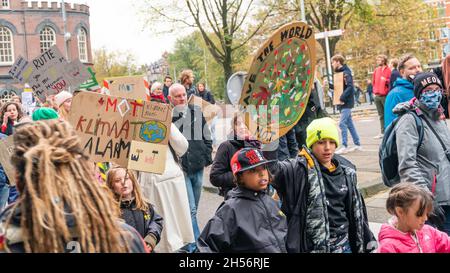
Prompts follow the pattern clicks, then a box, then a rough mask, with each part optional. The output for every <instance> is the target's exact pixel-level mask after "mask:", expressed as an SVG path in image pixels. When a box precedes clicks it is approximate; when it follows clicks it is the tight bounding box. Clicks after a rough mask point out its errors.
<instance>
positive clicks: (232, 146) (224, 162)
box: [209, 137, 260, 197]
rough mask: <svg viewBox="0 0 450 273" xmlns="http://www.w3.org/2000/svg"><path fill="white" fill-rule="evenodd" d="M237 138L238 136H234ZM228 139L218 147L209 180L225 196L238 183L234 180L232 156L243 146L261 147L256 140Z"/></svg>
mask: <svg viewBox="0 0 450 273" xmlns="http://www.w3.org/2000/svg"><path fill="white" fill-rule="evenodd" d="M234 139H237V137H234ZM234 139H233V140H227V141H225V142H222V143H221V144H220V145H219V148H217V152H216V157H215V158H214V161H213V163H212V167H211V172H210V174H209V181H210V182H211V184H213V185H214V186H216V187H219V194H220V195H221V196H223V197H226V196H227V193H228V192H229V191H230V190H231V189H232V188H234V187H235V186H236V185H235V184H234V182H233V172H232V171H231V166H230V162H231V158H232V157H233V155H234V154H235V153H236V152H237V151H239V150H240V149H242V148H247V147H251V148H260V147H259V145H258V143H259V144H260V142H256V141H252V142H249V141H245V140H234Z"/></svg>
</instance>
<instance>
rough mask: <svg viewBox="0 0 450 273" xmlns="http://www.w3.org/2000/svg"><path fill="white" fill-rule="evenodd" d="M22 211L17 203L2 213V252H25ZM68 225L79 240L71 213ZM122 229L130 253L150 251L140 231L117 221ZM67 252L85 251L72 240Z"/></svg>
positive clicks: (0, 229) (0, 238) (0, 219)
mask: <svg viewBox="0 0 450 273" xmlns="http://www.w3.org/2000/svg"><path fill="white" fill-rule="evenodd" d="M9 217H11V221H10V223H9V225H8V226H6V221H8V219H9ZM20 221H21V211H20V207H16V206H15V205H10V206H9V207H7V208H6V209H5V210H4V211H3V212H2V213H1V214H0V231H1V232H4V233H1V232H0V242H2V241H3V242H4V245H2V244H0V253H2V252H6V249H5V247H7V248H8V251H9V252H12V253H24V252H25V247H24V241H23V238H22V232H21V224H20ZM66 221H67V226H68V227H69V229H70V230H71V233H72V236H73V237H72V238H73V241H77V238H78V235H77V234H76V231H75V227H76V223H75V219H74V218H73V217H72V216H71V214H70V213H68V214H67V217H66ZM117 224H118V225H119V226H120V228H121V229H122V231H124V232H125V234H126V236H124V238H126V240H127V244H128V247H129V252H130V253H148V248H147V247H146V246H145V244H144V240H143V239H142V238H141V236H140V235H139V233H138V232H137V231H136V230H135V229H134V228H132V227H130V226H129V225H127V224H125V223H124V222H119V221H118V222H117ZM66 250H67V251H66V252H72V253H73V252H80V251H81V252H83V250H82V249H76V246H75V245H71V244H70V242H68V244H67V248H66Z"/></svg>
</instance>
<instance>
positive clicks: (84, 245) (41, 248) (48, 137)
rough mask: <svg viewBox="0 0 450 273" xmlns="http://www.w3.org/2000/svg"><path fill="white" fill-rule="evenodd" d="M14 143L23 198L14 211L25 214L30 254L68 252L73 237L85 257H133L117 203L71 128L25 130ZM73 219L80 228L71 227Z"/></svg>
mask: <svg viewBox="0 0 450 273" xmlns="http://www.w3.org/2000/svg"><path fill="white" fill-rule="evenodd" d="M14 143H15V148H14V152H13V155H12V157H11V160H12V163H13V165H14V167H15V168H16V171H17V174H18V181H17V188H18V190H19V192H20V197H19V200H18V201H17V203H16V205H15V207H14V208H13V211H14V210H15V209H20V212H21V218H20V226H21V230H22V238H23V242H24V248H25V251H26V252H65V251H66V244H67V243H68V242H70V241H72V240H73V238H77V240H78V242H79V244H80V246H81V250H82V251H83V252H128V249H129V247H128V245H127V244H126V240H125V236H127V235H126V234H125V233H123V232H122V231H121V229H120V223H119V222H118V220H117V219H118V215H117V213H115V212H117V210H116V208H115V204H114V200H113V199H112V198H111V196H110V195H107V194H105V190H104V189H102V188H101V186H100V185H99V183H98V182H97V181H96V180H95V177H94V173H93V168H92V163H91V162H90V161H89V159H88V156H87V155H85V154H84V153H83V148H82V146H81V143H80V139H79V137H78V136H77V135H76V133H75V131H74V130H73V129H72V127H71V126H70V124H69V123H67V122H64V121H58V120H45V121H38V122H36V123H32V124H27V125H23V126H21V127H20V128H18V129H17V131H16V133H15V134H14ZM11 215H12V214H11ZM68 217H71V219H72V218H73V220H74V222H75V223H76V224H75V226H74V227H69V225H68V221H67V220H68V219H67V218H68ZM10 221H11V218H10V219H8V220H7V223H6V225H7V226H8V225H9V223H10Z"/></svg>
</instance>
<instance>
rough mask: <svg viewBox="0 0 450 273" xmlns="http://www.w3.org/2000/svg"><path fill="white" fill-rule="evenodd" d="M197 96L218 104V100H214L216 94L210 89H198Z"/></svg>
mask: <svg viewBox="0 0 450 273" xmlns="http://www.w3.org/2000/svg"><path fill="white" fill-rule="evenodd" d="M197 96H199V97H200V98H202V99H203V100H205V101H207V102H209V103H211V104H216V101H215V100H214V95H213V94H212V93H211V91H209V90H206V89H205V90H204V91H203V92H200V91H198V94H197Z"/></svg>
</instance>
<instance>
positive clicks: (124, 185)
mask: <svg viewBox="0 0 450 273" xmlns="http://www.w3.org/2000/svg"><path fill="white" fill-rule="evenodd" d="M125 176H126V179H125ZM112 183H113V189H114V192H115V193H116V194H118V195H122V198H123V199H129V198H131V197H133V182H132V181H131V179H130V177H129V176H128V175H127V172H126V171H125V169H118V170H117V171H116V172H115V174H114V178H113V181H112Z"/></svg>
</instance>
